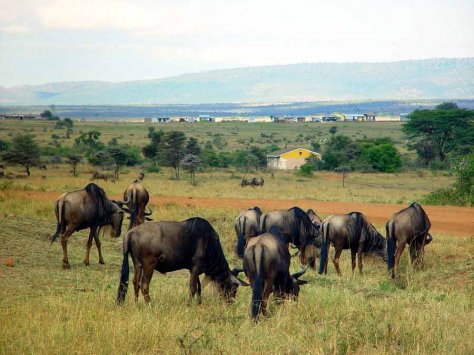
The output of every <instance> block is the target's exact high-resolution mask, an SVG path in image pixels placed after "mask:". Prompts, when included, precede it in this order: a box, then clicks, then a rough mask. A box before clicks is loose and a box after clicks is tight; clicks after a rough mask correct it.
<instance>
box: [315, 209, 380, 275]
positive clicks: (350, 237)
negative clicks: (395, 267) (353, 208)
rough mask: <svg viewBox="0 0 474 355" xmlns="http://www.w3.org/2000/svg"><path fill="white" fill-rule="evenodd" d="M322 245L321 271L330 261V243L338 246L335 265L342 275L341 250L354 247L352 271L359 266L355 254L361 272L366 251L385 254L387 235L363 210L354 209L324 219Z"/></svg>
mask: <svg viewBox="0 0 474 355" xmlns="http://www.w3.org/2000/svg"><path fill="white" fill-rule="evenodd" d="M321 228H322V235H323V245H322V247H321V258H320V264H319V273H320V274H322V273H323V272H324V273H326V274H327V264H328V261H329V260H328V255H329V248H330V244H332V245H333V246H334V249H335V250H336V252H335V255H334V260H333V262H334V266H335V268H336V271H337V273H338V274H339V275H340V274H341V270H340V268H339V258H340V256H341V253H342V250H344V249H350V250H351V266H352V272H354V270H355V267H356V256H358V264H359V272H360V273H361V274H362V267H363V265H362V256H363V254H364V253H373V254H376V255H378V256H380V257H382V258H384V259H385V258H386V255H385V254H386V253H385V247H386V243H385V238H384V237H383V236H382V235H381V234H380V233H379V232H378V231H377V229H375V227H374V226H373V225H372V224H371V223H370V222H369V220H368V219H367V217H366V216H365V215H364V214H362V213H360V212H351V213H348V214H343V215H333V216H330V217H328V218H327V219H325V220H324V221H323V223H322V227H321Z"/></svg>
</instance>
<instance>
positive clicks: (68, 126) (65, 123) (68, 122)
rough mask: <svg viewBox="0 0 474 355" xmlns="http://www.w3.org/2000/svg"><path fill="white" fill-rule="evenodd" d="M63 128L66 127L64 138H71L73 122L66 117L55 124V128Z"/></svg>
mask: <svg viewBox="0 0 474 355" xmlns="http://www.w3.org/2000/svg"><path fill="white" fill-rule="evenodd" d="M64 127H66V138H67V139H69V138H71V134H72V132H73V127H74V122H73V121H72V120H71V119H70V118H68V117H66V118H65V119H64V120H62V121H58V122H57V123H56V128H64Z"/></svg>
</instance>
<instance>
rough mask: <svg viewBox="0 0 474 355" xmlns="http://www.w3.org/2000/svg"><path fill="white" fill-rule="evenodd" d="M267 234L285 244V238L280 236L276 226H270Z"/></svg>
mask: <svg viewBox="0 0 474 355" xmlns="http://www.w3.org/2000/svg"><path fill="white" fill-rule="evenodd" d="M268 233H270V234H271V235H273V236H274V237H275V238H277V239H278V240H279V241H281V242H282V243H286V239H285V237H284V236H283V234H281V231H280V228H278V227H277V226H271V227H270V229H269V230H268Z"/></svg>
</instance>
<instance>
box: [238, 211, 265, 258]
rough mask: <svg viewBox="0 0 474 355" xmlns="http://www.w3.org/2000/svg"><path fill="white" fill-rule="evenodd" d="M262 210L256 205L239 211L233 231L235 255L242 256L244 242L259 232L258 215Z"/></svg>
mask: <svg viewBox="0 0 474 355" xmlns="http://www.w3.org/2000/svg"><path fill="white" fill-rule="evenodd" d="M261 215H262V211H261V210H260V208H258V207H254V208H250V209H248V210H245V211H242V212H240V214H239V216H238V217H237V218H236V219H235V224H234V227H235V233H236V234H237V256H238V257H239V258H242V257H243V256H244V249H245V244H246V243H247V241H248V240H249V238H252V237H256V236H257V235H259V234H260V216H261Z"/></svg>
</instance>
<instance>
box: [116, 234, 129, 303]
mask: <svg viewBox="0 0 474 355" xmlns="http://www.w3.org/2000/svg"><path fill="white" fill-rule="evenodd" d="M132 235H133V232H128V233H127V234H126V235H125V239H124V241H123V261H122V271H121V272H120V283H119V287H118V292H117V304H118V305H121V304H123V302H124V301H125V296H126V295H127V290H128V279H129V274H130V267H129V265H128V254H130V249H131V247H132Z"/></svg>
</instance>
